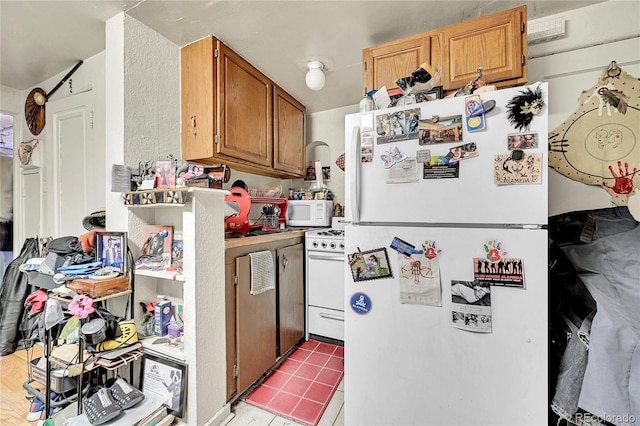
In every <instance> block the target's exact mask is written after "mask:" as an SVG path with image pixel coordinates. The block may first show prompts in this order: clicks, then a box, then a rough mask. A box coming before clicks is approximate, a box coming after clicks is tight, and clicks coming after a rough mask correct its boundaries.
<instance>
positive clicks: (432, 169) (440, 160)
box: [422, 155, 460, 179]
mask: <svg viewBox="0 0 640 426" xmlns="http://www.w3.org/2000/svg"><path fill="white" fill-rule="evenodd" d="M459 175H460V162H459V161H456V162H453V163H450V162H449V160H448V159H447V157H446V156H444V155H432V156H431V158H430V159H429V163H425V164H424V169H423V170H422V178H423V179H451V178H457V177H458V176H459Z"/></svg>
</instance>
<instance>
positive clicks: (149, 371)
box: [140, 353, 187, 418]
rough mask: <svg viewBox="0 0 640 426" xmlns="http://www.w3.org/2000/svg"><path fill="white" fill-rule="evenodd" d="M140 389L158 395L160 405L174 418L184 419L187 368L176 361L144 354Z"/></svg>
mask: <svg viewBox="0 0 640 426" xmlns="http://www.w3.org/2000/svg"><path fill="white" fill-rule="evenodd" d="M140 387H141V388H142V391H143V392H144V393H147V394H155V395H159V396H160V397H162V398H163V402H162V405H163V406H165V407H167V410H168V411H169V412H170V413H171V414H173V415H175V416H176V417H180V418H182V417H184V414H185V408H186V402H187V366H186V365H185V364H181V363H179V362H177V361H173V360H169V359H166V358H161V357H158V356H155V355H150V354H146V353H145V355H144V357H143V358H142V369H141V372H140Z"/></svg>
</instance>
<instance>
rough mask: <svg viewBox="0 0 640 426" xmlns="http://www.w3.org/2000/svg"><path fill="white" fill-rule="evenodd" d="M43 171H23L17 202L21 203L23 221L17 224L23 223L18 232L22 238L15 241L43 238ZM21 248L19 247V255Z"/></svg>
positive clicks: (38, 169) (36, 169)
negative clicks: (41, 196)
mask: <svg viewBox="0 0 640 426" xmlns="http://www.w3.org/2000/svg"><path fill="white" fill-rule="evenodd" d="M41 173H42V172H41V169H40V168H39V167H37V168H32V169H22V170H21V173H20V174H21V179H20V185H21V188H20V194H22V196H21V197H20V200H16V202H19V203H20V206H19V209H20V211H21V212H22V220H21V221H18V222H16V223H21V224H22V227H21V229H19V230H18V232H19V235H21V236H22V238H20V239H18V240H15V239H14V241H22V242H23V243H24V240H25V239H26V238H35V237H36V236H40V237H43V236H44V235H42V234H41V229H42V228H41V226H42V223H41V220H40V218H41V214H42V209H41V203H42V199H41V198H40V194H41V193H42V192H41V189H42V179H41ZM19 250H20V248H19V247H18V251H17V252H16V253H19Z"/></svg>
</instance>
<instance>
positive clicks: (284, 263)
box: [277, 244, 304, 355]
mask: <svg viewBox="0 0 640 426" xmlns="http://www.w3.org/2000/svg"><path fill="white" fill-rule="evenodd" d="M303 253H304V249H303V245H302V244H295V245H292V246H288V247H283V248H280V249H278V251H277V254H278V292H277V293H278V294H277V295H278V355H284V354H286V353H287V352H288V351H289V350H290V349H291V348H292V347H293V346H294V345H295V344H296V343H298V342H299V341H300V340H301V339H302V338H303V337H304V256H303Z"/></svg>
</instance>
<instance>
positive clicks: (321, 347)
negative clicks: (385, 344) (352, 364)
mask: <svg viewBox="0 0 640 426" xmlns="http://www.w3.org/2000/svg"><path fill="white" fill-rule="evenodd" d="M343 357H344V348H343V347H342V346H335V345H331V344H326V343H322V342H318V341H315V340H309V341H307V342H304V343H303V344H302V345H301V346H300V347H299V348H298V349H296V350H295V351H294V352H293V353H291V355H289V357H288V358H287V359H286V360H285V361H284V362H283V363H282V364H281V365H280V366H279V367H278V369H277V370H276V371H275V372H274V373H272V374H271V375H270V376H269V377H268V378H267V379H266V380H265V381H264V382H263V384H262V385H261V386H259V387H258V388H256V389H255V390H254V391H252V392H251V393H250V394H248V395H247V396H246V397H244V398H242V399H241V400H240V401H238V402H237V403H236V404H235V405H234V406H233V408H232V411H233V412H234V417H232V418H231V419H230V420H229V421H228V422H227V423H226V424H227V425H230V426H240V425H269V426H281V425H302V423H297V422H296V421H294V420H290V419H287V418H286V417H284V416H279V415H277V414H274V413H272V412H270V411H267V410H265V409H262V408H260V407H265V408H269V407H273V411H276V412H281V413H285V415H287V414H286V413H291V410H292V409H294V407H295V409H294V411H293V413H292V414H290V415H291V416H293V417H298V418H300V419H301V420H300V421H308V422H309V423H310V424H312V423H313V422H315V421H316V420H317V419H318V417H317V416H318V410H319V409H320V408H321V406H322V405H321V404H322V403H323V402H324V401H327V399H328V397H329V395H330V394H331V392H333V389H335V393H334V394H333V396H332V398H331V400H330V402H329V403H328V405H327V408H326V410H325V411H324V413H323V414H322V417H321V418H320V420H319V422H318V425H322V426H327V425H328V426H334V425H335V426H342V425H344V415H343V406H344V404H343V402H344V388H343V386H344V385H343V380H342V375H343V369H344V366H343V363H342V359H343ZM248 401H251V403H252V404H250V403H249V402H248ZM302 419H304V420H302Z"/></svg>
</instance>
